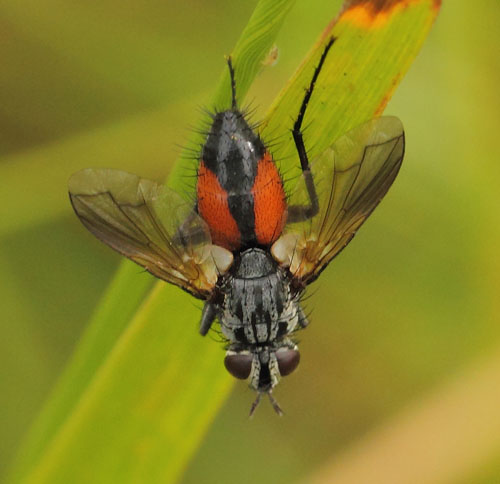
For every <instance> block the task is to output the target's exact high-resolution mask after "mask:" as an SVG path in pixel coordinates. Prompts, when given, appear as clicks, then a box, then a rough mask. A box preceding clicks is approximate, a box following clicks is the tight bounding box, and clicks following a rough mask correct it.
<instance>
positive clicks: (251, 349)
mask: <svg viewBox="0 0 500 484" xmlns="http://www.w3.org/2000/svg"><path fill="white" fill-rule="evenodd" d="M299 361H300V353H299V350H298V348H297V345H296V344H295V343H293V342H292V341H290V340H289V339H286V340H283V341H281V342H277V343H274V344H270V345H263V346H248V347H237V346H232V347H230V348H229V349H228V351H227V353H226V357H225V359H224V365H225V367H226V369H227V371H229V373H231V375H233V376H234V377H235V378H238V379H240V380H248V381H249V382H250V387H251V388H252V389H253V390H255V391H256V392H257V398H256V399H255V401H254V403H253V404H252V407H251V409H250V416H252V415H253V413H254V411H255V409H256V408H257V405H258V404H259V402H260V399H261V396H262V395H263V394H267V395H268V397H269V399H270V401H271V404H272V406H273V408H274V410H275V411H276V413H278V414H279V415H282V413H283V412H282V410H281V408H280V406H279V405H278V402H276V400H275V399H274V397H273V396H272V390H273V388H274V387H275V386H276V385H277V384H278V382H279V381H280V378H281V377H282V376H287V375H289V374H290V373H292V372H293V371H294V370H295V369H296V368H297V366H298V364H299Z"/></svg>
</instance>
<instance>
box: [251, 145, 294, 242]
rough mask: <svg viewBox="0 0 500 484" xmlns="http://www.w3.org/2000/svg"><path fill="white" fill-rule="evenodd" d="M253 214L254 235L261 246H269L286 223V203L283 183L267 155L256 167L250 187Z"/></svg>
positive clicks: (269, 156) (267, 154)
mask: <svg viewBox="0 0 500 484" xmlns="http://www.w3.org/2000/svg"><path fill="white" fill-rule="evenodd" d="M252 195H253V200H254V214H255V235H256V237H257V241H258V242H259V244H262V245H271V244H272V243H273V242H274V241H275V240H276V239H277V238H278V237H279V236H280V235H281V231H282V230H283V227H284V225H285V222H286V201H285V191H284V189H283V182H282V180H281V177H280V174H279V172H278V169H277V168H276V165H275V164H274V162H273V159H272V158H271V155H270V154H269V153H267V152H266V153H265V154H264V156H263V157H262V159H261V160H260V161H259V163H258V165H257V176H256V177H255V182H254V185H253V187H252Z"/></svg>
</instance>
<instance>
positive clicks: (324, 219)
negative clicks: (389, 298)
mask: <svg viewBox="0 0 500 484" xmlns="http://www.w3.org/2000/svg"><path fill="white" fill-rule="evenodd" d="M403 155H404V131H403V125H402V124H401V121H400V120H399V119H398V118H395V117H391V116H387V117H381V118H376V119H373V120H371V121H369V122H367V123H365V124H363V125H361V126H359V127H357V128H355V129H353V130H352V131H350V132H349V133H347V134H345V135H344V136H342V137H341V138H340V139H339V140H337V141H336V142H335V143H334V144H333V145H332V146H331V147H330V148H328V149H327V150H326V151H325V152H324V153H323V154H322V155H321V156H320V157H319V159H317V160H315V162H314V163H313V164H312V173H313V178H314V182H315V184H316V189H317V192H318V194H319V207H320V208H319V213H317V214H316V215H315V216H314V217H312V218H311V219H309V220H307V221H305V222H300V223H295V224H292V223H290V224H288V225H287V226H286V227H285V230H284V232H283V235H282V236H281V237H280V238H279V239H278V240H277V241H276V242H275V243H274V245H273V247H272V254H273V256H274V257H275V259H276V260H278V261H279V262H280V263H281V264H282V265H283V266H286V267H289V268H290V271H291V273H292V274H293V275H294V277H295V278H297V279H298V280H300V281H301V282H302V283H304V284H309V283H311V282H312V281H314V280H315V279H316V278H317V277H318V276H319V274H320V273H321V271H322V270H323V269H324V268H325V267H326V266H327V265H328V264H329V263H330V261H331V260H332V259H333V258H334V257H335V256H336V255H337V254H338V253H339V252H340V251H341V250H342V249H343V248H344V247H345V246H346V245H347V244H348V243H349V241H350V240H351V239H352V238H353V237H354V234H355V233H356V231H357V230H358V229H359V227H360V226H361V225H362V224H363V222H364V221H365V220H366V219H367V218H368V216H369V215H370V214H371V213H372V211H373V210H374V209H375V207H376V206H377V205H378V203H379V202H380V200H382V198H383V197H384V195H385V194H386V193H387V190H389V187H390V186H391V185H392V182H393V181H394V179H395V178H396V175H397V174H398V171H399V168H400V166H401V162H402V161H403ZM289 204H290V205H309V204H310V201H309V197H308V194H307V190H306V188H305V185H304V183H302V182H299V186H298V187H297V189H296V191H295V193H293V194H292V196H291V199H290V201H289Z"/></svg>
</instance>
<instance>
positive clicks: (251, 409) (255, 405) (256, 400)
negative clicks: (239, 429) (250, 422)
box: [248, 392, 262, 418]
mask: <svg viewBox="0 0 500 484" xmlns="http://www.w3.org/2000/svg"><path fill="white" fill-rule="evenodd" d="M261 397H262V393H260V392H259V393H257V398H256V399H255V400H254V401H253V403H252V406H251V407H250V414H249V415H248V416H249V417H250V418H252V417H253V414H254V413H255V409H256V408H257V407H258V406H259V403H260V398H261Z"/></svg>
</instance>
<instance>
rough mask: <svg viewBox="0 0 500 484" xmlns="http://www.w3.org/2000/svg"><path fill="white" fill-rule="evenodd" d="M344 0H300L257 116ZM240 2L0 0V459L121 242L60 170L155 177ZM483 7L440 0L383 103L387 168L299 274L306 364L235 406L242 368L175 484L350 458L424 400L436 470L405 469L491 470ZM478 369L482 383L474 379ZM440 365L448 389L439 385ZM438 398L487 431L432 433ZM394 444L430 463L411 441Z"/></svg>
mask: <svg viewBox="0 0 500 484" xmlns="http://www.w3.org/2000/svg"><path fill="white" fill-rule="evenodd" d="M340 3H341V2H340V1H333V0H330V1H325V0H318V1H315V2H314V3H311V2H310V1H309V0H299V1H297V4H296V7H295V8H294V9H293V11H292V13H291V14H290V15H289V17H288V19H287V21H286V23H285V26H284V28H283V30H282V31H281V33H280V36H279V37H278V42H277V45H278V47H279V60H278V62H277V63H276V65H275V66H273V67H271V68H268V69H266V70H265V71H263V73H262V74H261V75H260V76H259V77H258V79H257V81H256V82H255V83H254V86H253V87H252V90H251V92H250V94H249V95H248V96H247V98H246V100H247V101H251V102H252V104H253V106H254V107H255V108H256V109H257V114H256V117H257V118H258V117H259V115H263V113H264V112H265V111H266V108H267V107H268V106H269V104H270V102H271V101H272V100H273V98H274V97H275V96H276V95H277V93H278V92H279V90H280V89H281V87H282V86H283V84H284V83H285V82H286V80H287V79H288V78H289V77H290V75H291V74H292V73H293V72H294V70H295V68H296V67H297V65H298V63H299V62H300V60H301V59H302V58H303V56H304V55H305V54H306V52H307V51H308V50H309V48H310V46H311V45H312V43H313V42H314V41H315V40H316V38H317V36H318V35H319V33H320V32H321V30H322V29H323V28H324V27H325V25H326V23H327V21H328V20H329V19H331V18H332V17H333V16H334V15H335V13H336V12H337V11H338V9H339V7H340ZM254 6H255V2H229V1H227V0H225V1H223V0H210V1H208V0H205V1H199V0H198V1H193V0H190V1H189V0H188V1H185V2H177V1H174V0H162V1H158V0H144V1H143V2H140V3H139V2H134V1H131V0H122V1H121V2H118V1H116V0H99V1H97V0H87V1H86V2H81V1H76V0H64V1H62V0H42V1H40V0H4V1H3V2H2V3H1V4H0V32H1V33H0V38H1V39H2V41H1V42H0V58H1V59H2V69H1V74H0V151H1V153H0V154H1V156H2V159H1V161H0V187H1V188H0V200H1V202H2V203H1V204H0V205H1V207H2V208H1V209H0V214H1V224H0V247H1V250H0V307H1V308H2V318H1V320H0V331H1V335H0V476H2V475H3V474H4V473H5V472H6V470H7V468H8V466H9V464H10V463H11V461H12V459H13V458H14V455H15V452H16V449H17V447H18V446H19V444H20V443H21V441H22V438H23V436H24V435H25V433H26V432H27V430H28V429H29V427H30V424H31V423H32V422H33V421H34V419H35V417H36V415H37V412H38V411H39V410H40V408H41V406H42V404H43V401H44V399H45V398H46V397H47V396H48V394H49V392H50V389H51V387H52V386H53V384H54V383H55V381H56V379H57V377H58V375H59V374H60V373H61V371H62V369H63V368H64V366H65V364H66V362H67V361H68V359H69V357H70V355H71V353H72V351H73V349H74V348H75V345H76V344H77V343H78V341H79V338H80V335H81V334H82V331H83V329H84V327H85V324H86V322H87V321H88V319H89V317H90V316H91V314H92V311H93V308H94V307H95V305H96V304H97V303H98V301H99V299H100V297H101V294H102V292H103V290H104V288H105V287H106V285H107V283H108V282H109V281H110V279H111V277H112V275H113V272H114V270H115V269H116V267H117V266H118V263H119V261H120V258H119V256H118V255H116V254H114V253H112V251H110V250H109V249H107V248H106V247H104V246H103V245H101V244H99V243H98V242H96V241H95V240H94V239H93V238H92V236H90V235H89V234H88V233H86V231H85V230H84V229H83V228H82V226H81V224H80V223H79V222H78V220H77V219H76V217H75V216H74V215H73V214H72V211H71V207H70V205H69V202H68V200H67V194H66V180H67V178H68V177H69V175H70V174H71V173H72V172H74V171H76V170H77V169H79V168H83V167H87V166H113V167H122V168H125V169H128V170H130V171H134V172H137V173H141V174H142V175H144V176H148V177H153V178H158V179H161V178H163V177H165V176H166V175H167V174H168V172H169V170H170V168H171V166H172V164H173V163H174V162H175V160H176V158H178V155H179V153H180V151H181V148H180V147H179V146H182V145H183V143H185V142H186V140H187V139H188V137H189V126H190V125H191V126H192V125H196V123H197V120H198V118H199V117H200V113H199V109H198V108H199V106H202V105H206V103H207V100H209V99H210V98H211V93H212V92H213V90H214V87H215V85H216V83H217V80H218V79H219V75H220V73H221V70H222V69H223V68H224V64H223V55H224V54H227V53H229V52H230V51H231V48H232V46H233V45H234V43H235V41H236V40H237V38H238V36H239V34H240V32H241V30H242V28H243V27H244V26H245V24H246V22H247V20H248V17H249V15H250V14H251V12H252V10H253V7H254ZM499 20H500V3H499V2H498V0H484V1H482V2H468V1H467V0H453V1H448V2H447V1H446V0H445V1H444V4H443V6H442V10H441V13H440V16H439V17H438V19H437V22H436V24H435V26H434V28H433V30H432V31H431V33H430V36H429V38H428V39H427V41H426V43H425V44H424V47H423V49H422V51H421V53H420V55H419V56H418V58H417V60H416V61H415V63H414V65H413V66H412V68H411V69H410V72H409V73H408V75H407V76H406V77H405V78H404V80H403V82H402V84H401V86H400V87H399V88H398V90H397V91H396V94H395V96H394V97H393V100H392V101H391V102H390V104H389V106H388V108H387V110H386V113H388V114H395V115H397V116H399V117H400V118H401V119H402V120H403V122H404V124H405V128H406V133H407V155H406V159H405V163H404V164H403V168H402V171H401V173H400V175H399V177H398V179H397V181H396V183H395V185H394V187H393V188H392V189H391V192H390V193H389V195H388V196H387V199H386V201H385V202H384V203H383V204H382V205H381V207H380V208H379V209H378V210H377V211H376V212H375V213H374V215H373V216H372V217H371V220H370V222H368V223H367V224H366V226H365V227H364V228H363V229H362V230H361V232H360V234H359V235H358V236H357V237H356V238H355V239H354V241H353V242H352V243H351V245H350V247H349V249H348V250H346V251H345V252H344V253H343V254H342V255H341V256H340V257H339V258H338V259H336V260H335V263H334V264H332V266H331V267H330V268H329V269H328V270H327V271H325V272H324V274H323V275H322V277H321V279H320V280H319V281H318V282H317V283H316V284H315V285H314V286H313V290H312V291H310V293H311V294H313V295H312V297H311V298H310V299H309V301H308V303H307V306H308V309H311V310H312V318H311V319H312V324H311V325H310V327H309V328H308V330H307V331H304V332H303V333H301V334H300V340H301V353H302V363H301V368H300V371H298V372H297V374H294V376H291V377H290V378H288V379H287V380H286V381H285V382H284V383H283V384H282V385H280V387H279V388H278V390H277V392H276V396H277V398H278V400H279V401H280V403H281V405H282V406H283V407H284V409H285V412H286V413H287V416H286V417H285V418H282V419H279V418H276V416H275V415H274V414H273V411H272V408H271V407H270V406H269V405H267V402H265V403H266V404H265V405H262V407H261V408H259V410H258V412H257V415H256V417H255V418H254V419H253V420H252V421H249V420H248V419H247V413H248V409H249V405H250V403H251V400H252V398H253V394H252V393H251V391H250V390H249V389H248V388H246V386H245V385H244V384H237V385H236V386H235V389H234V391H233V393H232V396H231V398H230V399H229V400H228V402H227V403H226V405H225V406H224V407H223V409H222V411H221V412H220V413H219V415H218V417H217V419H216V421H215V423H214V425H213V426H212V428H211V429H210V431H209V433H208V435H207V437H206V439H205V440H204V443H203V444H202V446H201V448H200V449H199V451H198V452H197V454H196V455H195V458H194V459H193V460H192V462H191V464H190V466H189V468H188V469H187V470H186V474H185V476H184V478H183V481H182V482H183V483H184V484H188V483H190V484H191V483H199V482H203V483H225V482H241V483H247V482H248V483H250V482H254V481H256V480H257V479H260V480H261V482H275V483H282V482H283V483H285V482H287V483H288V482H300V481H303V480H306V479H308V478H310V476H313V475H317V473H318V472H321V471H320V469H327V468H328V466H329V463H330V462H335V460H333V461H332V459H335V456H337V455H341V456H345V461H346V462H348V461H349V459H351V458H353V457H352V456H353V455H358V458H359V459H360V460H359V461H355V462H356V463H357V464H356V465H360V466H361V465H362V463H363V462H364V461H363V457H362V454H363V453H362V451H361V450H359V452H358V450H357V449H363V448H365V447H363V442H366V439H375V440H374V441H375V442H376V439H377V436H378V435H379V433H381V434H382V435H383V433H384V429H385V428H392V427H391V425H393V423H394V422H398V419H399V418H401V415H403V416H405V415H406V416H407V418H408V419H410V420H411V418H412V416H413V415H414V414H415V419H416V418H417V416H418V415H420V414H419V412H420V410H419V409H423V410H422V412H424V415H426V414H425V411H426V409H428V408H430V410H429V412H430V413H429V416H428V418H427V420H426V419H425V418H424V423H429V425H428V426H426V425H422V426H415V427H416V428H417V430H414V435H413V439H412V436H411V432H410V435H409V437H408V438H410V440H411V441H414V442H419V441H423V442H427V441H429V442H432V440H433V439H434V438H435V436H434V435H433V432H432V431H433V429H434V430H435V432H436V434H440V435H441V434H443V435H444V438H443V435H441V438H442V439H443V446H444V447H445V448H446V450H443V456H444V457H443V461H442V462H441V461H440V466H441V464H442V466H444V468H446V469H448V468H449V471H447V472H445V473H444V475H440V477H439V479H440V480H439V479H437V478H436V474H432V472H431V471H432V469H431V470H430V475H433V476H434V480H428V481H423V480H422V481H417V482H453V483H460V484H465V483H471V484H472V483H498V482H500V407H497V406H495V405H491V398H492V397H491V395H490V394H489V393H488V391H495V390H496V389H498V387H499V385H500V383H499V382H500V371H497V372H496V373H495V371H489V372H487V371H486V370H485V368H486V369H487V368H490V366H491V365H490V363H491V362H492V361H496V359H497V358H498V355H499V354H500V324H499V319H500V318H499V316H498V314H499V310H500V299H499V296H498V293H499V289H500V276H499V273H500V272H499V271H500V263H499V256H498V250H499V247H500V236H499V235H500V227H499V223H498V220H499V215H498V214H499V209H500V190H499V181H498V180H499V178H500V170H499V168H498V162H499V161H500V148H499V146H500V144H499V142H498V131H499V128H500V122H499V121H500V119H499V118H500V94H499V90H498V85H499V84H500V30H499V29H498V22H499ZM139 153H140V156H138V155H137V154H139ZM145 154H147V156H145ZM137 277H142V278H144V277H149V276H148V275H146V274H143V273H141V271H140V270H138V276H137ZM178 310H179V311H180V310H182V309H181V308H179V309H178ZM174 316H175V314H174ZM197 324H198V321H193V331H196V330H197ZM207 344H216V343H214V342H212V341H209V340H207ZM222 358H223V352H222V350H221V364H222ZM469 368H473V369H474V371H473V372H472V373H471V370H470V369H469ZM483 373H484V374H487V375H488V378H489V380H488V379H487V380H486V381H487V383H489V384H486V385H484V387H485V388H486V389H487V390H485V391H484V394H483V393H480V392H479V393H478V391H476V390H477V389H476V387H475V386H474V384H475V382H477V381H482V380H481V378H482V375H483ZM450 382H452V383H450ZM453 382H455V383H457V382H463V385H464V391H463V392H461V393H460V392H456V393H453V391H452V389H451V390H449V388H450V386H449V385H452V384H454V383H453ZM481 388H482V387H481ZM441 396H442V398H441ZM496 396H497V398H498V390H496ZM434 397H435V398H437V399H438V400H440V399H442V400H443V401H446V402H448V407H447V408H449V409H450V412H451V414H450V413H446V412H445V415H453V410H454V409H464V408H465V410H464V416H465V417H464V418H465V419H468V418H469V417H470V419H471V421H475V420H474V418H476V417H477V415H475V413H477V414H480V415H481V416H482V417H483V418H484V419H486V420H487V421H488V422H489V428H490V430H491V431H490V432H489V433H488V432H486V433H484V432H480V431H479V430H478V429H479V428H480V425H479V424H477V425H473V426H472V427H473V428H472V430H470V429H469V430H470V433H469V434H467V435H464V440H465V441H466V443H468V444H469V445H470V449H469V448H467V446H465V450H463V449H462V447H461V446H463V444H462V443H461V440H462V439H461V435H462V432H461V427H460V425H462V424H463V423H464V422H463V421H462V420H464V419H458V418H457V420H456V423H457V426H455V424H454V422H455V421H454V420H452V419H451V420H450V422H451V424H452V427H453V428H454V429H455V430H456V431H457V432H449V438H448V439H447V435H448V433H447V432H446V431H445V430H444V429H441V427H440V425H441V423H442V421H441V420H440V419H435V420H433V418H434V417H435V415H434V414H432V412H431V410H432V408H434V407H432V405H430V404H429V399H430V401H431V402H432V399H433V398H434ZM453 398H455V400H453ZM468 398H470V399H473V398H476V399H477V401H476V400H474V405H473V404H472V403H471V402H472V400H471V402H469V400H468ZM482 398H483V399H484V402H483V400H482ZM447 399H448V400H447ZM486 400H487V401H486ZM499 401H500V399H499ZM468 402H469V403H470V405H468ZM483 403H484V406H483ZM487 403H490V405H487ZM200 405H203V402H200ZM429 405H430V407H429ZM468 412H470V414H469V413H468ZM457 415H458V414H457ZM460 415H461V414H460ZM403 418H405V417H403ZM394 425H396V424H394ZM396 426H397V425H396ZM448 430H449V429H448ZM474 430H477V431H476V432H475V431H474ZM486 434H487V435H486ZM454 449H458V450H457V452H455V453H454ZM473 450H474V451H473ZM460 452H462V453H463V455H462V454H461V453H460ZM356 453H357V454H356ZM389 455H390V452H389ZM446 456H447V458H448V461H446ZM410 462H411V463H412V464H413V465H415V466H418V467H422V466H423V467H424V468H425V466H426V465H427V464H428V461H425V460H424V461H419V460H418V453H416V454H415V460H414V461H412V460H411V459H410ZM385 465H386V466H387V467H388V468H389V467H391V465H393V463H391V462H390V461H387V462H386V463H385ZM380 466H381V468H382V469H383V467H384V465H383V463H380ZM441 470H442V467H441ZM332 472H334V471H332ZM441 474H443V472H441ZM318 475H319V474H318ZM318 479H319V480H320V481H321V479H322V478H321V477H318ZM0 480H1V477H0ZM322 482H328V480H324V479H323V481H322ZM338 482H348V481H347V480H346V481H338ZM349 482H350V481H349ZM353 482H356V481H353ZM370 482H379V481H377V480H376V479H375V478H373V479H371V480H370ZM380 482H389V481H388V480H386V481H384V480H381V481H380ZM408 482H410V481H408ZM412 482H413V481H412Z"/></svg>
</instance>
